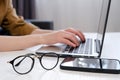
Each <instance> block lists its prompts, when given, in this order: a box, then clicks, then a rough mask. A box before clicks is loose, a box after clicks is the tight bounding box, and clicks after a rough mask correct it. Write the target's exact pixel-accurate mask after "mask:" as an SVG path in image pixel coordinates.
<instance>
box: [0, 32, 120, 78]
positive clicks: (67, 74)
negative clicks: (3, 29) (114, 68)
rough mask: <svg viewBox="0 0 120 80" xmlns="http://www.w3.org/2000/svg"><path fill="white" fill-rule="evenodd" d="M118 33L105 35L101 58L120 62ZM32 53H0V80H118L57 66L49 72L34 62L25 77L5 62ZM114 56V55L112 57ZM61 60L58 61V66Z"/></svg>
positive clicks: (26, 51)
mask: <svg viewBox="0 0 120 80" xmlns="http://www.w3.org/2000/svg"><path fill="white" fill-rule="evenodd" d="M119 48H120V33H107V34H106V36H105V41H104V46H103V51H102V57H104V58H114V59H119V60H120V49H119ZM26 53H34V51H30V50H21V51H11V52H0V80H120V74H105V73H90V72H77V71H65V70H61V69H60V68H59V65H58V66H57V67H56V68H55V69H54V70H51V71H46V70H44V69H43V68H42V67H41V66H40V65H39V62H38V60H36V62H35V65H34V68H33V70H32V71H31V72H30V73H29V74H26V75H19V74H17V73H16V72H14V70H13V69H12V66H11V65H10V64H7V61H9V60H12V59H13V58H15V57H16V56H19V55H22V54H26ZM113 54H114V55H113ZM62 60H63V58H61V59H60V62H59V64H60V63H61V61H62Z"/></svg>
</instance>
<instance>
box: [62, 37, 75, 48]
mask: <svg viewBox="0 0 120 80" xmlns="http://www.w3.org/2000/svg"><path fill="white" fill-rule="evenodd" d="M61 42H62V43H65V44H67V45H69V46H72V47H76V44H74V43H73V42H71V41H70V40H68V39H63V40H61Z"/></svg>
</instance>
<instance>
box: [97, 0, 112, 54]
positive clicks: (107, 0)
mask: <svg viewBox="0 0 120 80" xmlns="http://www.w3.org/2000/svg"><path fill="white" fill-rule="evenodd" d="M110 4H111V0H102V7H101V14H100V20H99V25H98V35H97V39H98V40H100V56H101V52H102V46H103V42H104V36H105V32H106V27H107V22H108V16H109V10H110Z"/></svg>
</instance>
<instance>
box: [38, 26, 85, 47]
mask: <svg viewBox="0 0 120 80" xmlns="http://www.w3.org/2000/svg"><path fill="white" fill-rule="evenodd" d="M38 35H40V36H41V37H40V39H42V43H41V42H40V44H55V43H64V44H67V45H70V46H73V47H76V46H78V45H79V43H80V42H79V41H78V39H77V38H76V36H78V37H79V38H80V39H81V40H82V42H84V41H85V37H84V35H83V34H82V33H81V32H80V31H78V30H75V29H72V28H69V29H65V30H59V31H53V32H50V33H46V34H38ZM40 41H41V40H40Z"/></svg>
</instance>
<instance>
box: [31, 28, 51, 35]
mask: <svg viewBox="0 0 120 80" xmlns="http://www.w3.org/2000/svg"><path fill="white" fill-rule="evenodd" d="M50 32H53V30H43V29H35V30H34V31H33V32H32V33H31V34H44V33H50Z"/></svg>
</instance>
